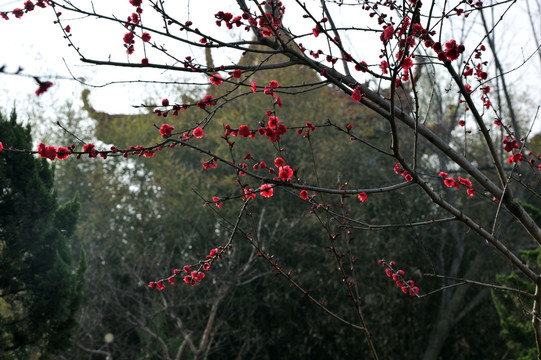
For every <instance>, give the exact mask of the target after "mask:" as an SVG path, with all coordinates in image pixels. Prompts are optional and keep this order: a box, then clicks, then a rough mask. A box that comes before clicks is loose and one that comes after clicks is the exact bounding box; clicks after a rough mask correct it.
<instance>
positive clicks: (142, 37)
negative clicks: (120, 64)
mask: <svg viewBox="0 0 541 360" xmlns="http://www.w3.org/2000/svg"><path fill="white" fill-rule="evenodd" d="M141 39H143V41H145V42H147V41H150V34H149V33H147V32H146V31H145V32H144V33H143V35H141Z"/></svg>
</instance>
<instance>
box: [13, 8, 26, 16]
mask: <svg viewBox="0 0 541 360" xmlns="http://www.w3.org/2000/svg"><path fill="white" fill-rule="evenodd" d="M12 13H13V15H15V17H16V18H17V19H20V18H22V17H23V15H24V12H23V11H22V10H21V9H19V8H15V9H13V11H12Z"/></svg>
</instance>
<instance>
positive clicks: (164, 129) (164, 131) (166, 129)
mask: <svg viewBox="0 0 541 360" xmlns="http://www.w3.org/2000/svg"><path fill="white" fill-rule="evenodd" d="M173 130H175V128H174V127H172V126H171V125H169V124H163V125H162V126H161V127H160V135H161V136H162V138H166V137H169V136H171V133H172V132H173Z"/></svg>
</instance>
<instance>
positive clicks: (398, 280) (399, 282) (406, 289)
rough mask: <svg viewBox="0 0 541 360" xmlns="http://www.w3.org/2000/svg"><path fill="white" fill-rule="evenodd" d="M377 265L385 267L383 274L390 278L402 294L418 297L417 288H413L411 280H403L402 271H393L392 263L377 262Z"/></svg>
mask: <svg viewBox="0 0 541 360" xmlns="http://www.w3.org/2000/svg"><path fill="white" fill-rule="evenodd" d="M378 265H381V266H384V267H386V269H385V274H386V275H387V276H388V277H390V278H392V279H393V280H394V281H395V284H396V286H397V287H399V288H400V290H402V292H403V293H404V294H409V295H410V296H419V288H418V287H417V286H415V283H414V282H413V280H407V281H406V280H404V274H405V271H404V270H395V269H394V266H395V265H396V264H395V262H394V261H391V262H389V263H387V262H386V261H385V260H383V259H381V260H378Z"/></svg>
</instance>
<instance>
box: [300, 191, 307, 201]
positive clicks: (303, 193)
mask: <svg viewBox="0 0 541 360" xmlns="http://www.w3.org/2000/svg"><path fill="white" fill-rule="evenodd" d="M299 196H300V198H301V199H303V200H308V191H306V190H301V193H300V194H299Z"/></svg>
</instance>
